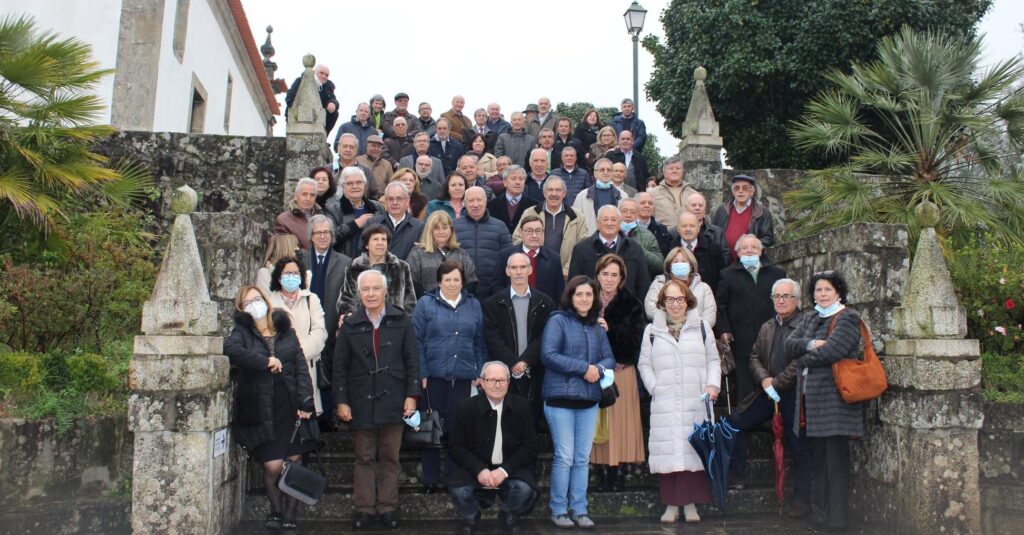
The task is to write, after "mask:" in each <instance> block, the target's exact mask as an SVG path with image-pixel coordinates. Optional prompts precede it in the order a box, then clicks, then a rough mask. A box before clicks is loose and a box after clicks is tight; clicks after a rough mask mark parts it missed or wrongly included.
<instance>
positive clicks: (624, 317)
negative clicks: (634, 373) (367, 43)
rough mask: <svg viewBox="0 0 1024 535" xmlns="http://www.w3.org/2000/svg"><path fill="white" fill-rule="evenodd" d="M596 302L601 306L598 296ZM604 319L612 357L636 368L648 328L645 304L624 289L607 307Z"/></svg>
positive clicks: (616, 361)
mask: <svg viewBox="0 0 1024 535" xmlns="http://www.w3.org/2000/svg"><path fill="white" fill-rule="evenodd" d="M594 302H595V304H597V305H600V300H599V298H597V297H596V296H595V300H594ZM604 318H605V321H607V323H608V343H609V344H610V345H611V348H612V355H615V363H616V364H623V365H626V366H636V363H637V361H638V360H639V359H640V342H641V341H643V336H644V328H645V327H647V315H646V314H644V306H643V304H642V303H640V300H639V299H637V298H636V297H634V296H633V294H631V293H630V292H629V290H628V289H626V288H623V289H621V290H619V292H618V293H617V294H615V297H613V298H612V302H611V303H608V306H607V307H605V309H604Z"/></svg>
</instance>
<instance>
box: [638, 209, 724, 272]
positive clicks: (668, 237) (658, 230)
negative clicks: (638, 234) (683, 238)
mask: <svg viewBox="0 0 1024 535" xmlns="http://www.w3.org/2000/svg"><path fill="white" fill-rule="evenodd" d="M647 230H649V231H651V234H654V238H655V239H656V240H658V248H659V249H661V256H666V255H668V252H669V251H671V250H672V248H673V247H675V246H676V245H678V243H679V240H675V239H673V238H672V236H673V235H674V234H675V232H676V231H675V229H673V230H669V229H668V227H666V226H665V225H662V224H661V223H658V220H657V219H654V218H653V217H651V222H650V223H648V224H647ZM719 269H721V268H719ZM715 276H716V277H717V276H718V274H717V273H715ZM701 278H702V279H703V278H704V277H701Z"/></svg>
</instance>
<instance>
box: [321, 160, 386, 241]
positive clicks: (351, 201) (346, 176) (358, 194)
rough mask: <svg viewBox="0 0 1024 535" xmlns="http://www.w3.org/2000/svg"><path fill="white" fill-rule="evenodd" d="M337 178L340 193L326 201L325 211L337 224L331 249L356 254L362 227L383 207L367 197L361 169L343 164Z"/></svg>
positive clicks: (381, 210) (363, 174) (364, 178)
mask: <svg viewBox="0 0 1024 535" xmlns="http://www.w3.org/2000/svg"><path fill="white" fill-rule="evenodd" d="M338 181H339V182H341V196H340V197H338V198H337V199H335V200H334V201H331V202H330V203H328V207H327V215H328V216H330V217H331V218H332V219H334V222H335V224H336V225H337V232H335V233H334V250H335V251H338V252H339V253H342V254H345V255H347V256H349V257H351V258H355V257H357V256H359V244H360V237H361V236H362V233H363V228H364V227H366V225H368V224H369V223H370V220H371V219H373V216H375V215H377V214H383V213H384V208H383V207H382V206H381V205H380V203H378V202H377V201H374V200H372V199H367V198H366V187H367V179H366V174H365V173H363V170H362V169H360V168H358V167H346V168H345V169H342V171H341V176H339V177H338Z"/></svg>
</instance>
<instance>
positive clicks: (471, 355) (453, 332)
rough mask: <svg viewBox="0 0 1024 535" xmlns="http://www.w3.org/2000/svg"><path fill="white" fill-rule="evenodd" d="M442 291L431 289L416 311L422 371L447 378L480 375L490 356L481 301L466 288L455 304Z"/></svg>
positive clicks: (414, 315) (427, 375)
mask: <svg viewBox="0 0 1024 535" xmlns="http://www.w3.org/2000/svg"><path fill="white" fill-rule="evenodd" d="M440 291H441V290H440V289H437V290H433V291H430V292H427V294H426V295H424V296H423V297H421V298H420V299H419V301H417V302H416V312H413V314H412V324H413V326H414V327H416V341H417V342H418V343H419V346H420V373H422V374H423V377H434V378H437V379H444V380H446V381H447V380H457V379H458V380H472V379H476V378H477V377H479V376H480V369H481V368H482V367H483V365H484V363H485V362H487V361H488V360H489V359H488V358H487V342H485V341H484V313H483V311H482V310H481V309H480V302H479V301H477V300H476V298H474V297H473V296H472V295H469V292H467V291H465V290H463V292H462V299H460V300H459V302H458V304H457V305H456V306H455V307H452V306H451V305H449V304H448V303H447V302H446V301H445V300H444V299H442V298H441V295H440Z"/></svg>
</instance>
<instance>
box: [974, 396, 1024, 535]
mask: <svg viewBox="0 0 1024 535" xmlns="http://www.w3.org/2000/svg"><path fill="white" fill-rule="evenodd" d="M978 449H979V453H980V466H979V476H980V483H981V515H982V517H981V518H982V524H981V527H982V530H983V531H984V532H985V533H990V534H993V535H994V534H997V533H1014V532H1017V530H1019V529H1021V526H1024V405H1014V404H1009V403H985V424H984V426H982V428H981V433H980V434H979V435H978Z"/></svg>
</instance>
